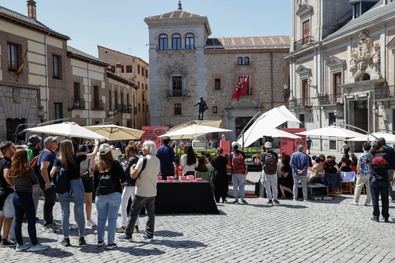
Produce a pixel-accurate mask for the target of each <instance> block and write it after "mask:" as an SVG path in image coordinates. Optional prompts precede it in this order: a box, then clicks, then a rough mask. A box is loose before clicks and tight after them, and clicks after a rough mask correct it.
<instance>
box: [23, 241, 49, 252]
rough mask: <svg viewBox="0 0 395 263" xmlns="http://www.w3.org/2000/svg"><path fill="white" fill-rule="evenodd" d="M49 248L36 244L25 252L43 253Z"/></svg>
mask: <svg viewBox="0 0 395 263" xmlns="http://www.w3.org/2000/svg"><path fill="white" fill-rule="evenodd" d="M48 248H49V246H47V245H43V244H40V243H37V244H36V245H35V246H31V247H30V248H29V249H27V251H30V252H36V251H43V250H46V249H48Z"/></svg>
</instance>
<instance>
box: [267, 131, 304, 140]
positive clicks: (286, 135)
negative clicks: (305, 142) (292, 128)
mask: <svg viewBox="0 0 395 263" xmlns="http://www.w3.org/2000/svg"><path fill="white" fill-rule="evenodd" d="M260 133H261V134H263V135H262V136H267V137H272V138H290V139H300V138H301V137H300V136H298V135H295V134H293V133H290V132H286V131H283V130H280V129H277V128H268V129H264V130H261V131H260Z"/></svg>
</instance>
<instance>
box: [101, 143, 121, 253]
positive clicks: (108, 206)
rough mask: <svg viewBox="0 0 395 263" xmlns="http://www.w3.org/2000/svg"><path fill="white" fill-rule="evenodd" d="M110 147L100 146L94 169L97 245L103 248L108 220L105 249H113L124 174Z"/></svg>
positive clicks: (107, 145)
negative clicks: (106, 226)
mask: <svg viewBox="0 0 395 263" xmlns="http://www.w3.org/2000/svg"><path fill="white" fill-rule="evenodd" d="M111 150H112V148H111V146H110V145H109V144H107V143H104V144H102V145H100V148H99V158H98V160H97V163H96V166H95V169H94V171H95V172H94V182H95V189H96V201H95V203H96V209H97V239H98V241H97V245H98V246H99V247H104V246H105V243H104V229H105V225H106V221H107V220H108V228H107V231H108V234H107V245H106V248H107V249H113V248H115V247H116V246H117V245H116V244H115V243H114V239H115V232H116V228H117V218H118V210H119V206H120V205H121V194H122V184H121V182H122V181H124V177H125V172H124V170H123V168H122V166H121V164H120V163H119V162H117V161H115V160H114V159H113V156H112V153H111Z"/></svg>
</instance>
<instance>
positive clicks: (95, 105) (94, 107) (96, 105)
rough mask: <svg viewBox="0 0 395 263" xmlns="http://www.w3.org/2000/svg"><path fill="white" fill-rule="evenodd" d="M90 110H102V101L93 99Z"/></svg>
mask: <svg viewBox="0 0 395 263" xmlns="http://www.w3.org/2000/svg"><path fill="white" fill-rule="evenodd" d="M92 110H96V111H102V110H104V103H103V101H101V100H100V101H93V102H92Z"/></svg>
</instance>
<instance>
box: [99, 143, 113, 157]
mask: <svg viewBox="0 0 395 263" xmlns="http://www.w3.org/2000/svg"><path fill="white" fill-rule="evenodd" d="M111 150H112V147H111V146H110V145H109V144H108V143H103V144H102V145H100V147H99V154H100V155H106V154H107V153H109V152H110V151H111Z"/></svg>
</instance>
